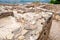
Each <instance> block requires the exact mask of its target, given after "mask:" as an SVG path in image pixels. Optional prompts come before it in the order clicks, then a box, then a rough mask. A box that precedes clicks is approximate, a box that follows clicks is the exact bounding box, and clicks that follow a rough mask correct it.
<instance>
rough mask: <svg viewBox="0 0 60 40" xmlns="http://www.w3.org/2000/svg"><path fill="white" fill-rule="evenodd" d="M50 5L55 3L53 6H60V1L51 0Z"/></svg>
mask: <svg viewBox="0 0 60 40" xmlns="http://www.w3.org/2000/svg"><path fill="white" fill-rule="evenodd" d="M50 3H53V4H60V0H51V1H50Z"/></svg>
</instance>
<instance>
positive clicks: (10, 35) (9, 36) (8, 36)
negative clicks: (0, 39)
mask: <svg viewBox="0 0 60 40" xmlns="http://www.w3.org/2000/svg"><path fill="white" fill-rule="evenodd" d="M13 36H14V34H12V33H10V34H8V35H7V36H6V37H7V39H12V38H13Z"/></svg>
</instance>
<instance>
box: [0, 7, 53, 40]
mask: <svg viewBox="0 0 60 40" xmlns="http://www.w3.org/2000/svg"><path fill="white" fill-rule="evenodd" d="M18 7H19V6H18ZM6 8H7V9H6ZM31 9H32V8H31ZM31 9H30V8H26V9H25V8H24V7H23V8H14V7H13V6H5V7H4V6H1V7H0V12H1V13H3V12H8V11H9V12H10V11H11V12H13V14H14V16H7V17H2V18H0V39H1V40H3V39H4V40H8V39H9V40H36V39H37V38H38V36H39V34H40V33H41V31H42V28H43V27H44V24H45V23H46V22H47V21H48V19H49V18H50V17H51V16H52V12H48V11H46V12H45V11H40V12H38V13H36V11H34V12H33V11H31ZM3 10H4V11H3ZM6 10H7V11H6ZM18 10H22V11H24V12H20V11H19V12H18ZM26 10H29V11H26ZM32 10H37V9H36V8H34V9H32ZM37 11H38V10H37Z"/></svg>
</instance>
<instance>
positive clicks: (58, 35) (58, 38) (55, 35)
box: [49, 20, 60, 40]
mask: <svg viewBox="0 0 60 40" xmlns="http://www.w3.org/2000/svg"><path fill="white" fill-rule="evenodd" d="M49 38H50V39H49V40H60V21H56V20H53V22H52V27H51V31H50V37H49Z"/></svg>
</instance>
